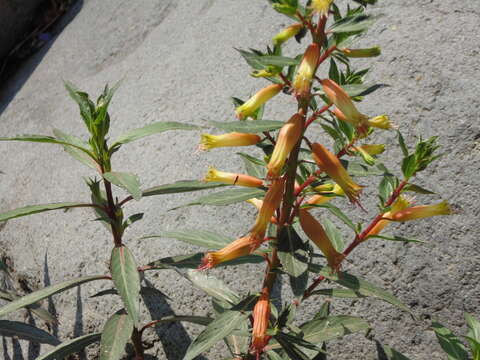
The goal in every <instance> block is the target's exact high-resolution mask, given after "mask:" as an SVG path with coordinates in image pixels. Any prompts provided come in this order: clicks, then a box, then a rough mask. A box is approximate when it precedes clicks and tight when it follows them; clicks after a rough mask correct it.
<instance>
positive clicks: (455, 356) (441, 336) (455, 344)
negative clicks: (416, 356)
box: [432, 322, 468, 360]
mask: <svg viewBox="0 0 480 360" xmlns="http://www.w3.org/2000/svg"><path fill="white" fill-rule="evenodd" d="M432 328H433V331H434V332H435V335H436V336H437V339H438V342H439V343H440V346H441V347H442V349H443V351H445V352H446V353H447V354H448V359H449V360H467V359H468V354H467V351H466V350H465V346H463V344H462V342H461V341H460V340H459V339H458V338H457V337H456V336H455V334H454V333H453V332H452V331H450V330H449V329H447V328H446V327H444V326H443V325H442V324H440V323H438V322H433V323H432Z"/></svg>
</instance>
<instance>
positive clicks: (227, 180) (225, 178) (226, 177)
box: [203, 167, 263, 187]
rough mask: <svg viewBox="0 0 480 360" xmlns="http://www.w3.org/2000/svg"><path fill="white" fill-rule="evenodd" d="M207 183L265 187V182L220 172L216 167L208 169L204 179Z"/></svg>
mask: <svg viewBox="0 0 480 360" xmlns="http://www.w3.org/2000/svg"><path fill="white" fill-rule="evenodd" d="M203 181H206V182H221V183H224V184H230V185H239V186H247V187H259V186H262V185H263V180H261V179H259V178H256V177H254V176H250V175H244V174H234V173H229V172H223V171H218V170H217V169H215V168H214V167H210V168H209V169H208V173H207V175H206V176H205V178H204V179H203Z"/></svg>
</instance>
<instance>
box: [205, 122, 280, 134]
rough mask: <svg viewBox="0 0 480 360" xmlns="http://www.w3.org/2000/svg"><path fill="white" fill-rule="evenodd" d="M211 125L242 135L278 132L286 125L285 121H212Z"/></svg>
mask: <svg viewBox="0 0 480 360" xmlns="http://www.w3.org/2000/svg"><path fill="white" fill-rule="evenodd" d="M209 123H210V124H211V125H212V126H214V127H216V128H218V129H222V130H226V131H233V132H241V133H261V132H264V131H272V130H278V129H280V128H281V127H282V126H283V125H284V124H285V123H284V122H283V121H276V120H255V121H230V122H220V121H210V122H209Z"/></svg>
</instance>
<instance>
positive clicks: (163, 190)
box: [142, 180, 228, 196]
mask: <svg viewBox="0 0 480 360" xmlns="http://www.w3.org/2000/svg"><path fill="white" fill-rule="evenodd" d="M224 186H228V185H226V184H222V183H216V182H212V183H210V182H208V183H207V182H204V181H198V180H181V181H177V182H174V183H172V184H165V185H160V186H155V187H151V188H148V189H146V190H143V191H142V196H155V195H165V194H176V193H184V192H190V191H200V190H206V189H214V188H218V187H224Z"/></svg>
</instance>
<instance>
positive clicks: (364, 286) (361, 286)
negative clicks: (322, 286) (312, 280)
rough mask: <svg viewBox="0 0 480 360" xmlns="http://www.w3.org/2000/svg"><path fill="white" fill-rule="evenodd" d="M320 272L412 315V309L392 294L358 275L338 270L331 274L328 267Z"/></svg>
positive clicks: (328, 277) (338, 282) (343, 284)
mask: <svg viewBox="0 0 480 360" xmlns="http://www.w3.org/2000/svg"><path fill="white" fill-rule="evenodd" d="M321 274H322V275H324V276H325V277H326V278H327V279H330V280H332V281H335V282H336V283H337V284H340V285H342V286H344V287H346V288H348V289H351V290H354V291H356V292H358V293H359V294H360V295H363V296H373V297H376V298H378V299H381V300H383V301H386V302H388V303H390V304H392V305H395V306H397V307H398V308H400V309H402V310H404V311H407V312H409V313H410V314H412V315H413V313H412V311H411V310H410V309H409V308H408V307H407V306H405V305H404V304H403V303H402V302H401V301H400V300H398V299H397V298H396V297H395V296H394V295H392V294H390V293H389V292H387V291H385V290H383V289H381V288H379V287H378V286H376V285H374V284H372V283H370V282H368V281H366V280H364V279H362V278H360V277H358V276H354V275H351V274H348V273H345V272H340V273H339V274H338V275H337V274H332V273H331V271H330V269H328V268H324V269H323V270H322V271H321Z"/></svg>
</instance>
